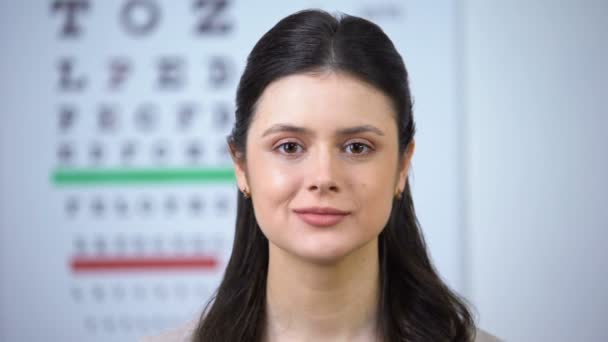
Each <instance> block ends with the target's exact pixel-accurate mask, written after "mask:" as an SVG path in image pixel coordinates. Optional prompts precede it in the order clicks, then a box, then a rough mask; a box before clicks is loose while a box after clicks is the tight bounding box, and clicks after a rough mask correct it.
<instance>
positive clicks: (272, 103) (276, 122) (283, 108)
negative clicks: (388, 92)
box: [234, 72, 414, 263]
mask: <svg viewBox="0 0 608 342" xmlns="http://www.w3.org/2000/svg"><path fill="white" fill-rule="evenodd" d="M413 147H414V144H413V143H412V144H410V148H409V149H408V151H406V153H405V155H404V156H403V157H404V158H403V159H402V160H401V162H400V161H399V152H398V137H397V125H396V122H395V113H394V110H393V108H392V106H391V102H390V100H389V98H388V97H386V96H385V95H384V94H383V93H382V92H380V91H378V90H376V89H375V88H373V87H372V86H370V85H368V84H366V83H364V82H362V81H359V80H357V79H356V78H353V77H351V76H348V75H345V74H340V73H332V72H329V73H325V74H314V75H313V74H297V75H292V76H288V77H284V78H281V79H279V80H277V81H275V82H273V83H271V84H270V85H269V86H268V87H267V88H266V89H265V90H264V92H263V94H262V96H261V97H260V99H259V101H258V106H257V109H256V112H255V114H254V117H253V120H252V122H251V126H250V128H249V131H248V136H247V143H246V160H245V161H239V160H237V159H234V161H235V169H236V176H237V181H238V185H239V187H240V188H241V189H247V190H248V191H249V192H250V193H251V200H252V201H253V208H254V212H255V216H256V218H257V221H258V223H259V225H260V228H261V229H262V232H263V233H264V235H265V236H266V237H267V239H268V241H269V243H270V244H271V248H274V247H278V248H280V249H281V250H282V251H284V252H287V253H289V254H291V255H294V256H297V257H300V258H303V259H306V260H308V261H312V262H315V263H331V262H335V261H338V260H339V259H341V258H343V257H345V256H347V255H349V254H350V253H351V252H353V251H355V250H357V249H359V248H361V247H363V246H365V245H366V244H368V243H373V242H376V241H375V240H376V239H377V237H378V235H379V234H380V232H381V231H382V229H383V227H384V226H385V225H386V223H387V221H388V218H389V215H390V211H391V207H392V202H393V198H394V196H395V192H396V191H403V189H404V187H405V181H406V177H407V171H408V166H409V161H410V158H411V156H412V154H413Z"/></svg>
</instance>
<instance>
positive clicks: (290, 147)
mask: <svg viewBox="0 0 608 342" xmlns="http://www.w3.org/2000/svg"><path fill="white" fill-rule="evenodd" d="M299 147H300V146H299V145H298V144H296V143H293V142H286V143H283V144H281V145H279V149H280V150H281V151H283V152H285V153H286V154H294V153H297V152H299V151H298V148H299Z"/></svg>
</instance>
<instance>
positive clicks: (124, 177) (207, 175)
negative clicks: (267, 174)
mask: <svg viewBox="0 0 608 342" xmlns="http://www.w3.org/2000/svg"><path fill="white" fill-rule="evenodd" d="M51 181H52V182H53V183H54V184H55V185H60V186H63V185H81V186H82V185H98V184H99V185H109V184H124V185H128V184H161V183H162V184H165V183H171V184H176V183H233V182H234V181H235V176H234V170H233V169H232V168H220V167H216V168H157V169H131V168H125V169H57V170H55V171H54V172H53V173H52V174H51Z"/></svg>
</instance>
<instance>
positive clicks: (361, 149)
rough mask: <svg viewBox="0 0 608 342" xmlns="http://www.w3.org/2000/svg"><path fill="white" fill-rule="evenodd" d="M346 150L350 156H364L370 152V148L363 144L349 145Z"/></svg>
mask: <svg viewBox="0 0 608 342" xmlns="http://www.w3.org/2000/svg"><path fill="white" fill-rule="evenodd" d="M346 150H347V151H348V152H350V153H352V154H365V153H368V152H369V151H370V150H371V147H369V146H367V145H366V144H363V143H351V144H348V145H347V146H346Z"/></svg>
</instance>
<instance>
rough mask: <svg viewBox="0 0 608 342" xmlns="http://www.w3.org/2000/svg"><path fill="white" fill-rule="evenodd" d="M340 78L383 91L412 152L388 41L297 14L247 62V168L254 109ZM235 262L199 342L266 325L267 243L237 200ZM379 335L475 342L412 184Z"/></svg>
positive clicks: (360, 28)
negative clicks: (287, 84) (275, 95)
mask: <svg viewBox="0 0 608 342" xmlns="http://www.w3.org/2000/svg"><path fill="white" fill-rule="evenodd" d="M327 71H330V72H340V73H345V74H348V75H351V76H354V77H356V78H358V79H360V80H362V81H364V82H367V83H368V84H370V85H372V86H374V87H376V88H377V89H379V90H381V91H382V92H383V93H384V94H386V95H387V96H388V97H389V98H390V99H391V101H392V105H393V106H394V110H395V113H396V115H395V120H396V124H397V127H398V136H399V155H400V156H401V157H403V155H404V151H405V150H406V148H407V147H408V145H409V144H410V143H411V142H412V139H413V137H414V133H415V124H414V120H413V115H412V99H411V94H410V89H409V84H408V74H407V71H406V68H405V65H404V63H403V60H402V58H401V55H399V53H398V52H397V50H396V49H395V47H394V45H393V43H392V42H391V40H390V39H389V38H388V36H387V35H386V34H385V33H384V32H383V31H382V29H381V28H380V27H378V26H377V25H376V24H374V23H372V22H370V21H368V20H365V19H362V18H359V17H355V16H349V15H345V14H342V15H340V16H338V17H334V16H332V15H331V14H329V13H327V12H323V11H320V10H305V11H300V12H297V13H294V14H292V15H290V16H288V17H286V18H284V19H282V20H281V21H279V22H278V23H277V24H276V25H275V26H274V27H273V28H271V29H270V30H269V31H268V32H267V33H266V34H264V36H262V38H261V39H260V40H259V41H258V42H257V43H256V45H255V46H254V48H253V50H252V51H251V53H250V54H249V56H248V58H247V65H246V67H245V70H244V72H243V75H242V76H241V79H240V82H239V85H238V89H237V94H236V120H235V124H234V127H233V129H232V132H231V134H230V135H229V136H228V143H229V145H230V147H231V149H233V151H234V152H235V155H236V156H237V157H238V158H242V160H245V159H246V157H247V156H246V151H245V146H246V140H247V132H248V129H249V126H250V123H251V120H252V117H253V115H254V113H255V109H256V103H257V101H258V99H259V97H260V96H261V94H262V92H263V91H264V89H265V88H266V87H267V86H268V85H269V84H270V83H271V82H273V81H275V80H277V79H279V78H281V77H285V76H288V75H292V74H297V73H315V72H327ZM237 196H238V199H237V218H236V232H235V237H234V244H233V248H232V254H231V256H230V260H229V261H228V265H227V267H226V270H225V274H224V277H223V279H222V282H221V284H220V285H219V287H218V289H217V291H216V292H215V295H214V296H213V297H212V298H211V299H210V300H209V302H207V305H206V306H205V308H204V310H203V313H202V314H201V317H200V321H199V324H198V326H197V328H196V330H195V332H194V336H193V337H194V341H204V342H216V341H221V342H238V341H248V342H249V341H252V342H259V341H260V340H261V338H262V336H263V333H264V331H263V330H264V328H265V324H266V308H265V305H266V276H267V273H268V240H267V239H266V237H265V236H264V235H263V234H262V232H261V230H260V227H259V226H258V223H257V221H256V218H255V215H254V211H253V205H252V202H251V200H250V199H248V198H245V197H244V196H243V195H242V194H241V193H240V192H238V194H237ZM378 239H379V242H378V246H379V247H378V253H379V260H380V297H379V298H380V300H379V303H378V308H379V310H378V317H377V318H378V322H379V334H380V336H381V337H382V340H383V341H386V342H392V341H473V339H474V337H475V331H476V329H475V323H474V319H473V317H472V314H471V312H470V311H469V308H468V305H469V304H467V301H466V300H465V299H464V298H462V297H460V296H459V295H458V294H456V293H455V292H453V291H451V290H450V289H449V288H448V287H447V286H446V285H445V284H444V282H443V281H442V279H441V278H440V277H439V275H438V273H437V271H436V269H435V268H434V266H433V264H432V263H431V260H430V259H429V256H428V252H427V248H426V244H425V241H424V237H423V234H422V231H421V229H420V227H419V223H418V220H417V218H416V214H415V211H414V203H413V201H412V195H411V191H410V186H409V181H408V182H407V183H406V187H405V189H404V192H403V196H402V197H401V198H400V199H395V200H394V201H393V206H392V211H391V214H390V218H389V220H388V222H387V224H386V226H385V227H384V229H383V230H382V232H381V233H380V236H379V238H378Z"/></svg>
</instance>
